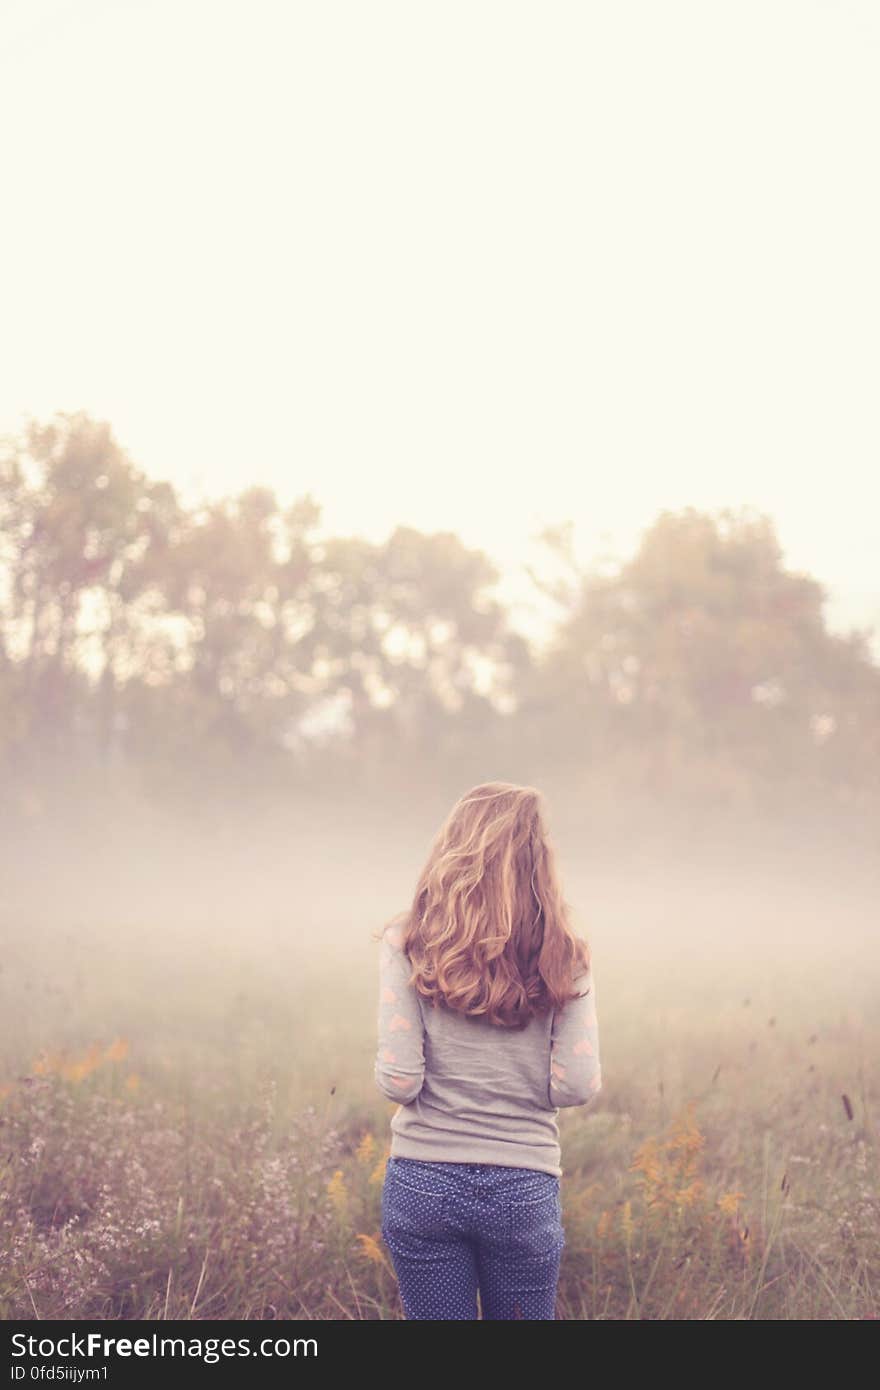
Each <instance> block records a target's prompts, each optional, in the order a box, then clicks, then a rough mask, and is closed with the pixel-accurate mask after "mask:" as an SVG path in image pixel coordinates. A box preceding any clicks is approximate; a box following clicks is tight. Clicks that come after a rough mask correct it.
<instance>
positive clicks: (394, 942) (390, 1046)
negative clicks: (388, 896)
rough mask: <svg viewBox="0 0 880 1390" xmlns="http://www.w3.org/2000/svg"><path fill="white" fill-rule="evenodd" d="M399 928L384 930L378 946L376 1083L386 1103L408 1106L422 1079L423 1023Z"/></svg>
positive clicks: (413, 1098) (420, 1085) (423, 1064)
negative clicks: (410, 978) (393, 1101)
mask: <svg viewBox="0 0 880 1390" xmlns="http://www.w3.org/2000/svg"><path fill="white" fill-rule="evenodd" d="M400 943H401V937H400V931H399V928H396V927H394V926H392V927H388V928H386V930H385V935H384V936H383V938H382V941H381V944H380V947H379V952H380V955H379V1017H378V1050H377V1052H376V1065H375V1071H374V1074H375V1080H376V1085H377V1086H378V1087H379V1090H380V1091H382V1092H383V1094H384V1095H386V1096H388V1098H389V1100H396V1101H399V1102H400V1104H401V1105H408V1104H409V1102H410V1101H412V1100H415V1098H416V1096H417V1095H418V1094H419V1091H420V1090H421V1089H422V1082H423V1081H424V1079H425V1049H424V1037H425V1035H424V1024H423V1023H422V1013H421V1009H420V1007H419V1001H418V996H417V994H416V991H415V990H414V989H413V988H412V986H411V985H410V983H409V977H410V973H411V966H410V962H409V957H408V956H407V955H406V953H405V952H404V951H403V950H402V949H401V944H400Z"/></svg>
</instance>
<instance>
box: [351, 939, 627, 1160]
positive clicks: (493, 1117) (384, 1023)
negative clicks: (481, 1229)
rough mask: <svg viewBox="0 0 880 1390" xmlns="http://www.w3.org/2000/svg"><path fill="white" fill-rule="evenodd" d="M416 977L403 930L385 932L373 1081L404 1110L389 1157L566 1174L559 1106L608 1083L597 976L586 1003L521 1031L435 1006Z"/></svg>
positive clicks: (584, 980)
mask: <svg viewBox="0 0 880 1390" xmlns="http://www.w3.org/2000/svg"><path fill="white" fill-rule="evenodd" d="M410 973H411V969H410V963H409V960H408V958H407V956H406V955H405V953H404V952H403V950H402V949H401V946H400V938H399V930H398V929H396V928H394V927H389V928H386V930H385V933H384V937H383V941H382V945H381V958H380V994H379V1000H380V1002H379V1048H378V1053H377V1057H376V1067H375V1079H376V1083H377V1085H378V1086H379V1087H380V1089H381V1090H382V1091H383V1092H384V1093H385V1094H386V1095H387V1096H389V1097H390V1098H392V1099H394V1100H398V1101H399V1102H400V1104H401V1109H400V1110H398V1111H397V1112H396V1114H395V1115H394V1116H393V1118H392V1120H391V1131H392V1145H391V1152H392V1154H394V1155H397V1156H399V1157H407V1158H419V1159H427V1160H434V1161H441V1162H447V1163H455V1162H460V1163H497V1164H511V1165H513V1166H516V1167H524V1168H535V1169H540V1170H542V1171H544V1172H547V1173H554V1174H556V1175H557V1176H561V1174H562V1168H561V1162H560V1147H559V1127H558V1122H557V1114H558V1109H559V1107H561V1106H567V1105H585V1104H587V1103H588V1102H589V1101H590V1100H592V1099H593V1097H594V1096H595V1095H597V1094H598V1091H599V1089H600V1085H601V1073H600V1066H599V1047H598V1026H597V1019H596V1009H595V987H594V984H593V980H592V971H587V972H585V973H582V974H581V975H580V977H579V978H578V979H577V980H576V981H575V986H576V988H577V989H578V990H579V993H580V997H579V998H577V999H575V1000H572V1001H570V1002H569V1003H568V1004H566V1005H565V1006H564V1007H563V1008H562V1009H561V1010H556V1011H549V1012H546V1013H543V1014H537V1015H535V1016H534V1017H532V1018H531V1019H530V1020H529V1022H528V1023H527V1024H526V1026H525V1027H524V1028H522V1029H513V1028H503V1027H499V1026H498V1025H496V1024H492V1023H490V1022H489V1020H488V1019H487V1018H486V1017H485V1016H484V1015H477V1016H474V1015H465V1014H460V1013H456V1012H454V1011H452V1010H451V1009H448V1008H445V1007H443V1006H434V1005H432V1004H431V1003H430V1002H429V1001H426V1000H425V999H423V998H422V997H421V996H420V995H419V994H418V993H417V991H416V990H415V989H414V988H413V986H412V985H411V984H410V983H409V976H410Z"/></svg>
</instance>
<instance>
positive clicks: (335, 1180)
mask: <svg viewBox="0 0 880 1390" xmlns="http://www.w3.org/2000/svg"><path fill="white" fill-rule="evenodd" d="M327 1195H328V1196H329V1198H330V1201H331V1202H332V1204H333V1206H334V1207H335V1208H336V1211H337V1213H338V1214H339V1215H340V1216H344V1215H345V1213H346V1212H347V1210H348V1188H347V1187H346V1185H345V1174H344V1173H343V1171H342V1169H341V1168H337V1169H336V1172H335V1173H334V1174H333V1177H332V1178H331V1179H330V1181H329V1182H328V1184H327Z"/></svg>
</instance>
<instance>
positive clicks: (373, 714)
mask: <svg viewBox="0 0 880 1390" xmlns="http://www.w3.org/2000/svg"><path fill="white" fill-rule="evenodd" d="M574 524H575V523H574V521H569V522H566V523H563V524H561V525H560V526H558V527H556V528H552V529H550V530H548V531H547V532H545V533H544V536H543V537H542V539H543V542H544V544H545V545H546V547H547V553H548V555H550V554H552V557H553V560H554V563H555V567H556V571H557V573H558V574H559V575H560V576H561V577H560V578H558V579H556V580H554V581H553V582H552V583H550V582H548V581H547V580H545V579H541V578H540V576H539V575H538V574H537V573H535V572H534V571H530V573H531V576H532V581H533V582H534V584H535V586H536V590H540V591H541V593H542V597H543V598H544V599H550V600H551V601H552V604H553V610H554V612H555V615H556V616H555V619H554V620H553V625H552V631H551V632H550V634H549V639H548V641H546V642H545V643H542V644H541V647H540V648H536V647H535V646H534V644H533V643H532V642H531V641H530V640H529V639H527V638H526V636H524V635H523V634H522V633H521V632H520V631H518V630H517V629H516V627H515V626H514V624H513V622H512V620H511V614H510V613H509V611H508V609H507V608H506V606H505V604H504V603H503V602H502V601H501V599H500V598H499V597H498V594H497V592H496V590H497V586H498V583H499V580H500V578H501V576H500V574H499V572H498V569H497V567H496V566H495V564H494V563H493V562H492V560H491V559H490V557H489V556H487V555H486V554H485V553H484V552H482V551H481V550H479V549H473V548H469V547H467V546H465V545H464V544H463V543H462V541H461V540H460V539H459V538H458V536H457V535H455V534H454V533H452V532H436V533H433V534H426V533H424V532H422V531H419V530H416V529H414V528H412V527H409V526H397V527H396V528H395V529H394V530H393V531H392V532H391V534H390V535H389V536H388V537H387V539H385V540H384V541H382V542H380V543H372V542H370V541H367V540H365V539H363V538H361V537H359V536H334V535H327V534H325V532H324V530H323V528H322V527H321V509H320V506H319V504H318V503H317V502H316V501H315V500H314V499H313V497H312V495H311V493H305V494H304V495H302V496H301V497H299V498H298V499H297V500H296V501H295V502H294V503H293V504H292V505H288V506H283V505H281V504H280V503H279V501H278V499H277V498H276V496H275V494H274V492H273V491H272V490H271V489H269V488H267V487H263V486H259V485H254V486H251V487H249V488H247V489H245V490H244V491H242V492H240V493H239V494H238V495H235V496H230V497H226V498H222V499H219V500H213V501H210V502H208V503H204V504H199V505H198V506H189V507H188V506H186V505H184V504H183V502H182V501H181V499H180V497H179V495H178V493H177V491H176V490H175V488H174V487H173V486H172V484H171V483H169V482H167V481H163V480H156V479H153V478H151V477H149V476H148V475H147V474H145V473H144V472H142V471H141V470H140V469H138V468H137V467H136V466H135V465H134V464H133V463H132V461H131V459H130V458H129V456H128V454H127V453H126V451H125V450H124V449H123V448H122V447H121V446H120V444H119V443H118V442H117V440H116V438H115V437H114V434H113V431H112V429H111V427H110V426H109V425H108V424H107V423H105V422H101V421H96V420H94V419H92V418H91V417H89V416H88V415H86V414H84V413H77V414H62V413H59V414H57V415H56V416H55V417H54V418H53V419H51V420H50V421H48V422H44V423H41V422H38V421H34V420H30V421H29V422H28V423H27V425H26V426H25V427H24V429H23V430H22V431H21V432H20V433H19V434H18V435H16V436H15V437H11V438H8V439H7V440H6V442H5V444H4V446H3V449H2V453H0V775H2V779H3V784H4V785H5V787H6V790H7V791H10V789H13V790H15V789H20V788H22V787H25V786H32V785H34V784H38V783H39V782H40V780H41V779H42V778H45V777H50V776H51V775H52V769H53V768H58V767H63V768H65V769H66V770H67V772H68V774H69V771H70V769H71V768H78V769H80V770H84V769H91V770H92V771H94V770H95V769H98V770H100V769H105V770H117V771H118V769H120V768H125V769H128V770H131V769H139V770H140V772H141V774H142V775H143V776H144V777H145V778H146V779H147V780H148V781H149V780H150V779H151V778H152V779H160V780H161V779H162V778H167V779H171V780H173V779H174V778H176V777H186V776H196V775H199V774H200V773H201V772H203V771H204V769H205V768H212V769H214V770H215V772H216V770H217V769H218V768H220V769H225V770H227V772H228V770H230V769H247V773H248V775H249V776H251V777H281V778H285V779H290V780H291V781H292V782H293V783H294V784H296V783H297V782H300V783H302V784H303V785H307V784H309V783H310V782H312V783H314V782H315V781H316V779H321V780H326V779H328V778H329V779H331V780H332V779H336V780H337V781H340V782H341V783H343V784H347V783H348V782H350V781H351V779H354V780H355V781H358V780H360V781H363V780H364V779H369V778H372V777H375V776H382V777H385V778H388V779H390V780H392V781H393V780H394V779H395V778H400V779H405V778H406V777H411V776H412V775H413V774H414V773H418V772H419V771H420V770H425V769H428V770H429V769H444V770H445V771H446V772H448V773H450V774H452V775H456V776H464V777H465V778H466V777H467V776H468V774H469V772H470V771H474V770H475V769H477V768H480V769H484V768H485V769H486V770H487V771H488V770H489V769H490V768H495V769H504V768H507V769H516V771H515V772H508V773H507V774H505V773H504V772H503V771H502V772H500V773H499V772H497V771H496V772H494V773H492V774H491V775H508V776H511V777H513V776H518V777H520V778H522V779H523V780H525V779H526V778H537V777H539V776H541V775H550V774H553V775H556V776H560V777H567V778H570V779H572V782H573V784H576V783H577V782H578V780H579V779H581V778H584V779H590V778H591V779H597V778H599V779H601V778H605V779H606V780H607V783H608V785H614V786H624V785H630V786H633V787H636V786H638V787H641V788H645V789H648V790H650V791H652V792H656V793H659V794H664V793H666V792H668V791H670V790H675V789H680V788H682V787H686V788H688V789H689V791H690V792H691V793H694V794H700V795H703V794H705V795H707V796H709V797H711V798H714V799H716V800H719V799H720V800H722V801H723V800H725V799H733V800H737V799H739V800H742V801H748V799H749V798H750V797H754V796H755V795H761V794H764V793H767V792H773V791H779V790H780V789H785V790H786V791H787V793H793V794H796V795H803V794H805V793H808V792H809V793H813V794H816V795H819V796H827V795H831V796H832V797H833V798H835V799H836V800H837V801H839V802H842V803H846V804H856V805H863V804H864V805H867V804H869V803H873V801H874V800H875V799H876V797H877V793H878V790H880V786H878V768H880V758H878V754H880V667H878V665H877V664H876V662H875V661H874V660H873V658H872V654H871V649H870V635H871V634H870V632H868V631H864V630H851V631H850V632H848V633H846V634H839V633H833V632H831V631H830V630H829V628H828V626H827V624H826V621H825V617H824V604H825V597H826V594H825V590H824V588H823V586H822V585H821V584H820V583H819V582H818V581H817V580H816V579H814V578H813V577H811V576H809V575H807V574H800V573H793V572H790V571H789V570H787V569H786V567H785V565H784V564H783V559H782V554H781V549H780V545H779V542H778V539H777V536H776V532H775V528H774V524H773V522H772V520H771V519H770V518H768V517H766V516H764V515H761V514H759V513H755V512H754V511H752V510H751V509H748V508H744V509H740V510H738V511H734V510H730V509H725V510H722V511H720V512H718V513H716V514H711V515H710V514H706V513H702V512H699V511H697V510H695V509H694V508H685V509H684V510H682V511H680V512H670V511H664V512H662V513H661V514H660V515H659V516H658V517H657V518H656V520H655V521H654V523H653V524H652V525H651V526H650V527H649V528H647V529H646V531H645V532H644V533H643V535H642V538H641V541H640V543H639V545H638V547H637V549H636V551H635V553H634V554H633V555H632V556H630V557H629V558H628V559H626V560H623V561H621V562H620V563H619V564H617V565H615V566H614V567H613V568H612V572H610V573H609V572H607V570H606V568H603V567H596V566H592V567H587V568H584V567H582V566H580V565H578V563H577V562H576V560H575V558H574V553H573V527H574ZM480 775H483V773H482V771H481V773H480Z"/></svg>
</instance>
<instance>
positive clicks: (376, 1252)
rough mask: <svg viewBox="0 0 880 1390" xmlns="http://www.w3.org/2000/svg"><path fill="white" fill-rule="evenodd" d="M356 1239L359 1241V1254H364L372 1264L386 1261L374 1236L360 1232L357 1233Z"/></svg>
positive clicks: (380, 1263)
mask: <svg viewBox="0 0 880 1390" xmlns="http://www.w3.org/2000/svg"><path fill="white" fill-rule="evenodd" d="M358 1240H359V1241H360V1243H361V1254H362V1255H364V1256H365V1258H366V1259H368V1260H372V1262H373V1264H377V1265H383V1264H386V1263H387V1261H386V1259H385V1254H384V1252H383V1250H382V1248H381V1246H380V1245H379V1242H378V1240H377V1239H376V1237H375V1236H368V1235H364V1234H360V1235H358Z"/></svg>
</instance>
